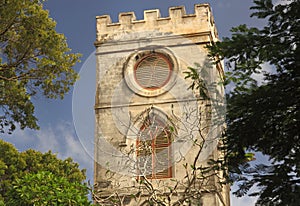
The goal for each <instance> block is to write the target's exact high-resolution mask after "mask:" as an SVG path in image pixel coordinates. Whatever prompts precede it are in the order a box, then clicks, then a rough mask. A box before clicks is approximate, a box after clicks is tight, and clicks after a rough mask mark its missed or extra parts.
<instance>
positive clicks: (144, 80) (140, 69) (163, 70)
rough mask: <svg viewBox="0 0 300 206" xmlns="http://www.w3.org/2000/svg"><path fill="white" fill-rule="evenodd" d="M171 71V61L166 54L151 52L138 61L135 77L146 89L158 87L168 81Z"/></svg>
mask: <svg viewBox="0 0 300 206" xmlns="http://www.w3.org/2000/svg"><path fill="white" fill-rule="evenodd" d="M171 72H172V66H171V63H170V61H169V60H168V59H167V58H166V57H165V56H163V55H159V54H151V55H148V56H146V57H144V58H143V59H141V60H140V61H139V62H138V63H137V66H136V68H135V79H136V81H137V83H138V84H139V85H140V86H141V87H143V88H145V89H150V90H151V89H158V88H161V87H163V86H164V85H165V84H166V83H167V82H168V80H169V79H170V76H171Z"/></svg>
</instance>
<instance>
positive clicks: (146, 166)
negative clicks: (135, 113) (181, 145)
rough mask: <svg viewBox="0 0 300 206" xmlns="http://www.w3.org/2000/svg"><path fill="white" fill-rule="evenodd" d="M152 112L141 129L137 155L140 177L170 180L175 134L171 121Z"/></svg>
mask: <svg viewBox="0 0 300 206" xmlns="http://www.w3.org/2000/svg"><path fill="white" fill-rule="evenodd" d="M163 117H164V116H161V115H159V114H158V113H157V112H153V111H152V112H150V113H149V114H148V115H147V116H146V117H145V118H144V119H143V122H142V124H141V126H140V128H139V132H138V135H137V136H138V137H137V142H136V155H137V170H138V171H137V173H138V176H140V177H141V176H144V177H147V178H149V179H161V178H170V177H172V176H173V174H172V173H173V172H172V158H173V155H172V149H171V148H172V147H171V146H172V145H171V144H172V141H173V137H172V136H173V134H172V130H171V125H170V122H169V121H166V119H164V118H163Z"/></svg>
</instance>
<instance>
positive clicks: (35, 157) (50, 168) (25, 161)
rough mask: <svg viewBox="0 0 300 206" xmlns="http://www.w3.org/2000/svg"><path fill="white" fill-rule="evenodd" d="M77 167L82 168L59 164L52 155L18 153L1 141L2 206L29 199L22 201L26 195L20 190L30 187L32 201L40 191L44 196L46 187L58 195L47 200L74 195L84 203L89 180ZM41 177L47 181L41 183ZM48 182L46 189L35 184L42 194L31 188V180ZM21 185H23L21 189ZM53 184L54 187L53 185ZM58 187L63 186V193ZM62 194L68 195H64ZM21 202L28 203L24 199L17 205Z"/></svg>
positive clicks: (31, 151)
mask: <svg viewBox="0 0 300 206" xmlns="http://www.w3.org/2000/svg"><path fill="white" fill-rule="evenodd" d="M78 167H79V165H78V164H77V163H74V162H73V160H72V159H71V158H67V159H65V160H60V159H58V158H57V157H56V155H54V154H52V153H51V152H50V151H49V152H47V153H44V154H43V153H41V152H37V151H34V150H27V151H25V152H18V151H17V149H16V148H15V147H14V146H13V145H12V144H10V143H7V142H4V141H3V140H0V174H1V175H0V182H1V184H0V205H1V200H3V202H4V203H8V202H10V201H13V200H14V199H15V198H16V197H15V195H19V196H20V198H26V197H23V196H24V195H21V194H22V193H21V192H22V191H21V189H22V188H21V186H22V187H23V186H26V187H28V188H26V192H28V194H27V196H28V195H29V196H30V197H31V196H32V195H36V193H37V192H39V191H41V192H42V189H43V188H44V189H47V187H48V188H49V187H51V188H52V190H53V191H54V192H55V193H51V194H48V195H49V196H48V198H50V196H51V197H54V195H55V194H57V195H58V196H57V198H58V197H61V196H62V195H65V196H62V197H61V198H64V200H67V197H71V196H72V195H75V196H76V198H77V199H76V200H78V201H85V200H86V193H87V191H88V190H87V187H86V186H84V185H83V184H82V182H83V181H84V180H85V178H86V177H85V170H80V169H79V168H78ZM41 175H42V176H44V178H40V179H39V177H40V176H41ZM47 178H48V179H49V180H48V182H49V184H48V185H47V186H45V187H42V185H43V184H44V182H39V183H36V184H35V187H37V186H39V190H35V189H34V188H33V186H34V185H31V184H29V182H30V181H31V179H36V180H35V181H41V180H43V179H47ZM29 180H30V181H29ZM24 181H25V182H26V181H28V182H27V183H26V185H22V184H23V183H24ZM33 182H34V181H33ZM18 183H22V184H21V185H18ZM50 183H53V185H51V184H50ZM59 183H62V184H63V186H62V187H63V189H61V188H58V190H57V191H55V187H54V186H55V184H56V185H59ZM32 184H33V183H32ZM12 185H14V187H12ZM17 189H18V190H17ZM45 192H48V189H47V190H45V191H43V193H45ZM62 192H63V193H65V194H61V193H62ZM72 192H74V193H72ZM78 196H80V197H78ZM45 198H46V197H45ZM54 199H55V198H54ZM54 199H53V201H54ZM72 199H75V198H74V196H72V198H71V199H70V200H72ZM21 200H22V201H23V200H24V201H25V199H18V201H21ZM16 201H17V200H16ZM26 201H27V200H26ZM43 201H44V200H43ZM31 203H32V202H31ZM11 204H12V203H11ZM28 204H29V202H28ZM37 204H38V203H35V205H37ZM15 205H23V204H15ZM44 205H48V204H44ZM49 205H51V204H49ZM53 205H55V204H53ZM64 205H67V204H64ZM71 205H72V204H71ZM73 205H77V204H73ZM78 205H80V204H78Z"/></svg>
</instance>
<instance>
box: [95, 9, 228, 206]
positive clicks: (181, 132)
mask: <svg viewBox="0 0 300 206" xmlns="http://www.w3.org/2000/svg"><path fill="white" fill-rule="evenodd" d="M217 40H218V34H217V31H216V27H215V23H214V20H213V16H212V13H211V9H210V6H209V5H208V4H199V5H195V10H194V14H186V12H185V8H184V7H172V8H170V9H169V16H168V17H161V16H160V12H159V10H146V11H144V19H142V20H137V19H136V17H135V14H134V13H133V12H128V13H120V14H119V22H117V23H112V21H111V19H110V17H109V16H107V15H104V16H97V39H96V42H95V46H96V48H97V51H96V58H97V77H96V78H97V85H96V87H97V88H96V98H95V121H96V124H95V125H96V129H95V169H94V182H95V195H94V200H95V202H97V203H99V205H132V206H136V205H205V206H206V205H208V206H219V205H220V206H221V205H222V206H227V205H229V188H228V185H224V184H220V182H221V181H222V180H223V179H222V172H220V171H215V170H212V169H211V168H210V167H211V166H210V164H209V160H210V159H214V160H216V159H218V158H222V155H223V154H222V153H221V152H220V151H218V149H217V146H218V145H219V144H220V143H219V141H218V137H219V136H220V133H221V131H222V130H223V125H224V123H223V122H224V121H223V117H222V114H223V111H222V110H223V109H222V108H223V107H224V102H223V96H224V95H223V94H224V91H223V88H222V87H221V86H220V84H218V82H220V81H221V80H222V76H223V67H222V65H221V64H217V65H215V64H212V63H210V59H209V58H208V57H207V54H208V51H207V49H206V47H205V46H206V45H209V44H211V43H212V42H215V41H217ZM190 68H194V70H192V69H190ZM188 75H190V76H191V77H190V78H186V76H188ZM196 77H199V78H196ZM193 78H196V79H195V81H196V84H195V85H193V82H194V81H193V80H192V79H193ZM198 85H200V87H197V86H198ZM220 108H221V109H220Z"/></svg>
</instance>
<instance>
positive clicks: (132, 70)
mask: <svg viewBox="0 0 300 206" xmlns="http://www.w3.org/2000/svg"><path fill="white" fill-rule="evenodd" d="M151 56H158V57H159V58H162V59H163V60H164V61H165V62H166V63H167V65H168V69H169V70H170V71H169V75H168V77H167V78H166V79H165V81H164V82H162V83H161V84H160V85H159V86H158V87H153V88H146V87H145V86H144V85H142V84H141V83H140V82H139V80H138V79H137V77H136V70H137V68H138V66H139V65H140V64H141V63H142V62H144V61H145V60H146V59H147V58H148V57H151ZM177 71H178V64H177V61H176V58H175V57H174V55H173V54H172V53H171V52H170V51H169V50H167V49H155V50H154V49H152V50H141V51H137V52H135V53H133V54H131V55H130V56H129V58H128V60H127V62H126V64H125V65H124V70H123V72H124V73H123V74H124V79H125V82H126V84H127V86H128V87H129V88H130V89H131V90H132V91H133V92H135V93H136V94H138V95H141V96H145V97H155V96H158V95H161V94H164V93H165V92H167V91H169V90H170V89H171V88H172V87H173V86H174V84H175V82H176V77H177Z"/></svg>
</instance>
